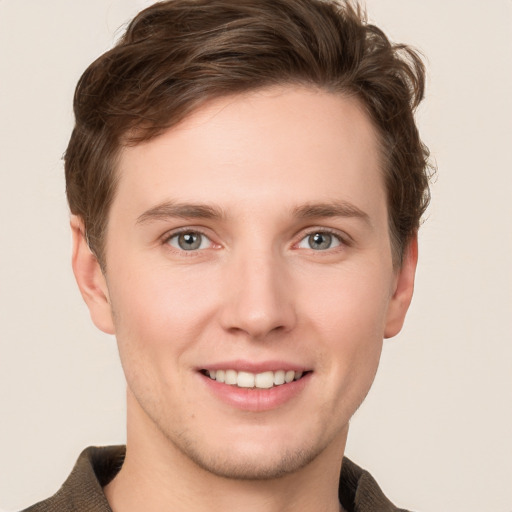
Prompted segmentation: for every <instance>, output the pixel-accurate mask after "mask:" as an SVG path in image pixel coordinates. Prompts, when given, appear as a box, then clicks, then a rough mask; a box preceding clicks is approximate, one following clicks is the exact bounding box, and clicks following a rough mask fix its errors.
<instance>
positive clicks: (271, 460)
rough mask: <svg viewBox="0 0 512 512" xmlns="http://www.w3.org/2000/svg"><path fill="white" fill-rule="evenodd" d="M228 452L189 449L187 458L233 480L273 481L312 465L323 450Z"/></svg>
mask: <svg viewBox="0 0 512 512" xmlns="http://www.w3.org/2000/svg"><path fill="white" fill-rule="evenodd" d="M226 451H227V452H229V453H224V454H220V453H215V454H211V455H209V454H205V453H204V452H203V453H197V452H195V451H193V450H189V452H188V453H186V454H185V455H186V456H188V458H189V459H190V460H192V461H193V462H194V463H195V464H196V465H197V466H199V467H200V468H201V469H203V470H205V471H207V472H208V473H211V474H213V475H216V476H218V477H221V478H227V479H230V480H274V479H276V478H282V477H284V476H286V475H289V474H292V473H296V472H298V471H300V470H301V469H302V468H304V467H306V466H307V465H308V464H310V463H311V462H312V461H313V460H314V459H315V458H316V457H317V456H318V455H319V453H320V452H321V451H322V450H318V452H317V451H314V450H307V449H306V450H305V449H302V450H296V451H291V450H289V451H284V452H282V453H280V454H276V453H272V454H269V453H264V455H263V456H262V455H259V454H258V455H256V454H250V455H248V454H241V453H238V454H235V453H233V451H232V450H231V449H228V450H226Z"/></svg>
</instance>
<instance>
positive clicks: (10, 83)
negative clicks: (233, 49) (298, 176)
mask: <svg viewBox="0 0 512 512" xmlns="http://www.w3.org/2000/svg"><path fill="white" fill-rule="evenodd" d="M147 3H148V2H143V1H138V2H137V1H135V0H131V1H130V0H124V1H121V0H87V1H85V0H81V1H73V2H71V1H69V0H45V1H40V0H24V1H23V2H21V1H19V0H0V145H1V148H0V507H3V508H4V509H7V510H17V509H18V510H19V509H20V508H23V507H25V506H28V505H29V504H31V503H33V502H35V501H38V500H41V499H43V498H45V497H47V496H48V495H50V494H53V493H54V492H55V491H56V489H57V488H58V487H59V486H60V485H61V483H62V482H63V481H64V479H65V478H66V476H67V475H68V473H69V471H70V470H71V468H72V466H73V464H74V461H75V459H76V457H77V456H78V454H79V452H80V451H81V449H82V448H84V447H85V446H87V445H91V444H100V445H101V444H112V443H121V442H123V440H124V438H125V427H124V421H125V420H124V413H125V412H124V408H125V405H124V403H125V398H124V379H123V376H122V372H121V370H120V365H119V363H118V358H117V350H116V346H115V340H114V339H113V338H112V337H109V336H107V335H104V334H102V333H101V332H99V331H97V330H96V329H95V328H94V327H93V326H92V324H91V322H90V320H89V316H88V312H87V309H86V307H85V305H84V304H83V303H82V300H81V297H80V295H79V292H78V290H77V288H76V285H75V283H74V279H73V275H72V272H71V267H70V234H69V229H68V211H67V205H66V202H65V197H64V179H63V169H62V161H61V155H62V153H63V152H64V149H65V147H66V144H67V140H68V138H69V134H70V131H71V128H72V123H73V119H72V110H71V104H72V95H73V90H74V86H75V84H76V82H77V80H78V78H79V76H80V74H81V72H82V71H83V70H84V69H85V67H86V66H87V65H88V64H89V63H90V62H91V61H92V60H93V59H94V58H95V57H97V56H98V55H99V54H101V53H102V52H103V51H105V50H106V49H108V48H109V47H110V45H111V44H112V42H113V40H114V38H115V37H116V34H118V33H119V32H116V31H117V29H118V27H119V26H121V25H122V24H124V23H125V22H126V21H127V20H128V19H129V18H131V17H132V16H133V15H134V14H135V13H136V11H137V10H139V9H140V8H141V7H143V6H144V5H145V4H147ZM367 7H368V11H369V15H370V19H371V20H372V21H374V22H375V23H376V24H377V25H379V26H380V27H381V28H383V29H384V30H385V31H386V32H387V33H388V35H389V36H390V37H391V38H392V39H393V40H395V41H400V42H407V43H411V44H413V45H414V46H416V47H417V48H419V49H420V50H421V51H422V52H423V53H424V54H425V55H426V56H427V57H428V67H429V80H428V91H427V99H426V102H425V104H424V105H423V106H422V107H421V109H420V111H419V116H418V119H419V125H420V129H421V131H422V134H423V138H424V140H425V141H426V143H427V144H428V145H429V146H430V148H431V151H432V153H433V155H434V157H435V159H436V161H437V164H438V167H439V176H438V179H437V182H436V183H435V184H434V186H433V202H432V206H431V208H430V210H429V214H428V218H427V219H426V222H425V224H424V226H423V228H422V231H421V236H420V251H421V252H420V263H419V268H418V276H417V285H416V295H415V299H414V301H413V304H412V308H411V311H410V314H409V317H408V320H407V322H406V326H405V328H404V330H403V332H402V333H401V334H400V335H399V336H398V337H397V338H395V339H394V340H388V341H386V343H385V348H384V354H383V357H382V364H381V368H380V370H379V374H378V376H377V379H376V382H375V385H374V388H373V390H372V391H371V393H370V395H369V397H368V399H367V401H366V402H365V404H363V406H362V407H361V409H360V410H359V411H358V412H357V413H356V416H355V417H354V419H353V421H352V428H351V433H350V435H349V442H348V446H347V454H348V455H349V456H350V457H351V458H352V459H354V460H355V461H356V462H357V463H358V464H360V465H362V466H363V467H365V468H367V469H369V470H370V471H371V472H372V473H373V474H374V476H375V477H376V479H377V481H378V482H379V484H380V485H381V486H382V487H383V489H384V491H385V492H386V494H387V495H389V497H390V498H391V499H392V500H393V501H395V502H396V503H397V504H399V505H402V506H405V507H407V508H410V509H412V510H420V511H431V512H434V511H435V512H439V511H451V512H481V511H503V512H510V511H511V510H512V491H511V483H512V435H511V434H512V411H511V408H512V334H511V333H512V229H511V219H512V158H511V155H512V151H511V146H512V101H511V95H512V71H511V62H512V44H511V36H510V30H511V27H512V2H511V1H510V0H489V1H487V2H481V1H475V0H448V1H446V0H443V1H441V0H430V1H428V2H427V1H425V0H368V1H367Z"/></svg>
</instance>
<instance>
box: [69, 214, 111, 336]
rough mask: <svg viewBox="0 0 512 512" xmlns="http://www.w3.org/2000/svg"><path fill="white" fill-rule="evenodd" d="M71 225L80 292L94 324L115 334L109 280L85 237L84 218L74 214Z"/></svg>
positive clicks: (76, 277)
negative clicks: (106, 278)
mask: <svg viewBox="0 0 512 512" xmlns="http://www.w3.org/2000/svg"><path fill="white" fill-rule="evenodd" d="M70 225H71V233H72V236H73V255H72V265H73V273H74V274H75V279H76V282H77V284H78V288H79V289H80V293H81V294H82V297H83V299H84V301H85V303H86V304H87V307H88V308H89V313H90V315H91V319H92V321H93V322H94V325H96V327H98V329H100V330H102V331H103V332H106V333H107V334H114V332H115V329H114V322H113V320H112V308H111V305H110V299H109V294H108V287H107V282H106V280H105V276H104V275H103V272H102V270H101V267H100V264H99V262H98V259H97V258H96V256H95V255H94V254H93V252H92V251H91V249H90V248H89V245H88V244H87V241H86V239H85V231H84V225H83V222H82V219H81V218H80V217H78V216H76V215H72V216H71V221H70Z"/></svg>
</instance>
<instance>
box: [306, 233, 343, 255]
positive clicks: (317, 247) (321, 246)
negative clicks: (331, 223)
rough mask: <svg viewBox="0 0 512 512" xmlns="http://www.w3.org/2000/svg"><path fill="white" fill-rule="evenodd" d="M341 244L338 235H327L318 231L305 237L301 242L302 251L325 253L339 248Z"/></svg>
mask: <svg viewBox="0 0 512 512" xmlns="http://www.w3.org/2000/svg"><path fill="white" fill-rule="evenodd" d="M340 244H341V242H340V239H339V238H338V237H337V236H336V235H332V234H331V233H327V232H325V231H317V232H316V233H311V234H310V235H308V236H306V237H304V238H303V239H302V240H301V241H300V242H299V245H298V246H299V247H300V248H301V249H313V250H314V251H325V250H327V249H332V248H334V247H338V246H339V245H340Z"/></svg>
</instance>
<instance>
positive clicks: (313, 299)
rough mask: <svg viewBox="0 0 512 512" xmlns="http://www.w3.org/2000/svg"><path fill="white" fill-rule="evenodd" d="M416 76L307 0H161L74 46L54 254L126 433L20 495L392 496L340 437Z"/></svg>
mask: <svg viewBox="0 0 512 512" xmlns="http://www.w3.org/2000/svg"><path fill="white" fill-rule="evenodd" d="M423 87H424V71H423V66H422V63H421V61H420V60H419V58H418V57H417V55H416V54H415V52H414V51H412V50H411V49H409V48H407V47H405V46H396V45H392V44H391V43H390V42H389V41H388V40H387V39H386V37H385V36H384V34H383V33H382V32H381V31H380V30H379V29H378V28H376V27H374V26H371V25H368V24H366V23H365V21H364V19H363V16H362V14H361V12H360V10H359V9H358V8H355V7H351V6H350V5H349V4H346V3H342V2H340V3H337V2H334V1H333V2H326V1H322V0H238V1H236V2H235V1H233V0H170V1H167V2H161V3H157V4H155V5H154V6H152V7H150V8H148V9H146V10H145V11H143V12H142V13H140V14H139V15H138V16H137V17H136V18H135V19H134V20H133V22H132V23H131V24H130V26H129V27H128V29H127V31H126V34H125V35H124V37H123V38H122V39H121V40H120V42H119V43H118V44H117V45H116V46H115V47H114V48H113V49H112V50H111V51H109V52H107V53H106V54H105V55H103V56H101V57H100V58H99V59H98V60H97V61H95V62H94V63H93V64H92V65H91V66H90V67H89V68H88V69H87V70H86V72H85V73H84V75H83V76H82V78H81V79H80V82H79V84H78V86H77V90H76V94H75V116H76V125H75V128H74V131H73V134H72V136H71V140H70V143H69V146H68V150H67V152H66V158H65V167H66V183H67V194H68V200H69V204H70V208H71V212H72V219H71V227H72V232H73V241H74V242H73V247H74V248H73V269H74V272H75V276H76V279H77V283H78V286H79V288H80V291H81V293H82V295H83V297H84V300H85V301H86V303H87V305H88V307H89V310H90V314H91V317H92V320H93V322H94V323H95V324H96V326H97V327H98V328H100V329H101V330H103V331H105V332H107V333H112V334H115V335H116V338H117V342H118V346H119V353H120V356H121V362H122V365H123V369H124V372H125V375H126V380H127V385H128V386H127V390H128V391H127V414H128V419H127V445H126V449H125V448H124V447H107V448H89V449H87V450H86V451H84V453H83V454H82V455H81V456H80V458H79V460H78V462H77V465H76V466H75V469H74V470H73V473H72V474H71V475H70V477H69V479H68V480H67V481H66V483H65V484H64V485H63V487H62V488H61V489H60V490H59V491H58V492H57V494H56V495H55V496H54V497H52V498H50V499H48V500H47V501H44V502H42V503H39V504H37V505H34V506H33V507H30V508H29V509H27V510H30V511H34V512H35V511H47V510H48V511H52V510H59V511H63V510H92V511H96V510H97V511H109V510H113V511H114V512H118V511H127V512H131V511H135V510H144V511H153V510H155V511H156V510H172V511H178V512H179V511H184V510H187V511H203V510H220V509H235V510H236V509H242V508H243V509H244V510H246V509H248V510H249V511H263V510H265V511H278V510H279V511H288V510H294V511H325V512H331V511H332V512H334V511H339V510H345V511H371V510H375V511H386V510H389V511H392V510H399V509H397V508H395V507H394V506H393V505H392V503H391V502H390V501H389V500H388V499H387V498H386V497H385V496H384V494H383V493H382V492H381V490H380V489H379V487H378V485H377V484H376V483H375V481H374V480H373V478H372V477H371V476H370V475H369V474H368V473H366V472H364V471H363V470H361V469H360V468H359V467H357V466H356V465H355V464H353V463H352V462H351V461H349V460H348V459H344V458H343V453H344V448H345V443H346V439H347V434H348V424H349V421H350V418H351V416H352V415H353V414H354V412H355V410H356V409H357V408H358V407H359V405H360V404H361V402H362V401H363V399H364V397H365V396H366V393H367V392H368V390H369V388H370V386H371V383H372V381H373V378H374V375H375V372H376V370H377V366H378V362H379V357H380V352H381V348H382V341H383V338H385V337H392V336H394V335H396V334H397V333H398V332H399V331H400V329H401V326H402V324H403V321H404V318H405V314H406V312H407V309H408V306H409V304H410V301H411V297H412V293H413V285H414V274H415V268H416V261H417V242H416V235H417V229H418V226H419V220H420V217H421V215H422V213H423V211H424V209H425V208H426V205H427V203H428V197H429V196H428V177H427V168H428V166H427V150H426V148H425V147H424V146H423V145H422V143H421V140H420V138H419V136H418V132H417V129H416V126H415V123H414V119H413V110H414V108H415V107H416V106H417V104H418V103H419V101H420V100H421V98H422V96H423Z"/></svg>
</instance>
